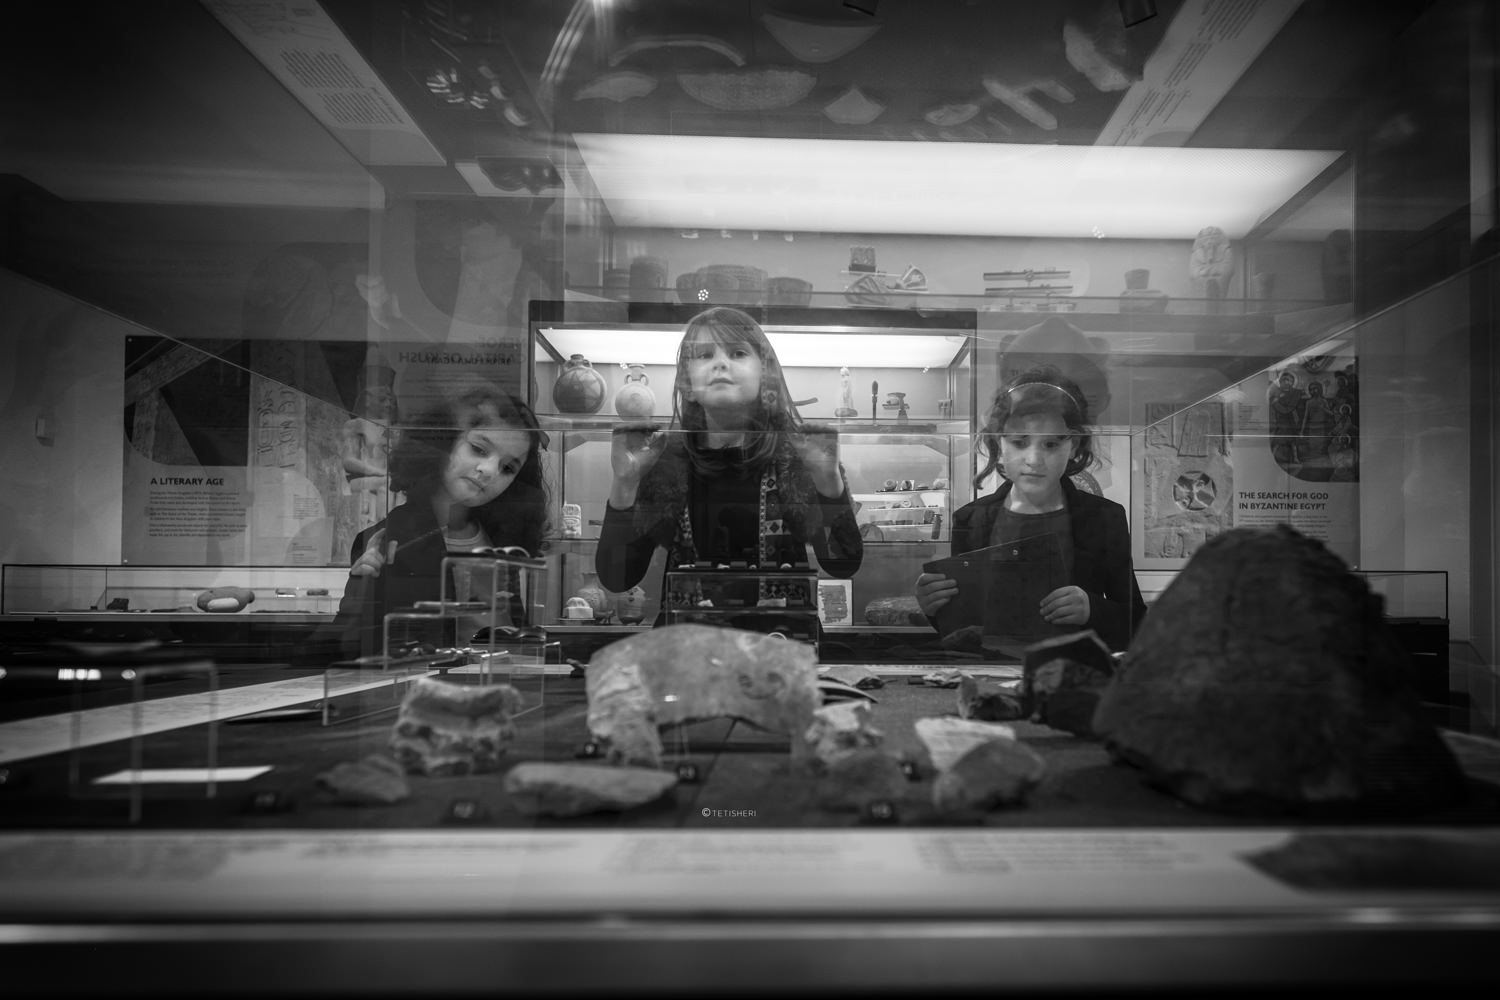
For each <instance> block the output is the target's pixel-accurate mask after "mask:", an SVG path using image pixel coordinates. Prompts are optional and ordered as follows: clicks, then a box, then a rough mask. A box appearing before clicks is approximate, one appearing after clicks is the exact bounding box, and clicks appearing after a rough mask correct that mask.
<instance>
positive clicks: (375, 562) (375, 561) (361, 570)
mask: <svg viewBox="0 0 1500 1000" xmlns="http://www.w3.org/2000/svg"><path fill="white" fill-rule="evenodd" d="M384 568H385V529H384V528H381V529H380V530H379V531H377V532H375V534H373V535H371V536H370V544H369V545H366V546H365V550H364V551H363V552H361V553H360V554H359V558H358V559H356V560H354V565H353V566H350V567H349V575H350V576H379V575H380V571H381V570H382V569H384Z"/></svg>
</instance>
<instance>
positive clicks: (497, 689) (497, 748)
mask: <svg viewBox="0 0 1500 1000" xmlns="http://www.w3.org/2000/svg"><path fill="white" fill-rule="evenodd" d="M520 707H521V693H520V692H519V691H517V690H516V689H515V688H513V687H511V686H510V685H509V684H454V683H451V682H449V681H443V680H438V679H437V678H435V677H422V678H419V679H418V680H416V681H415V682H413V684H412V687H411V690H410V691H409V692H407V695H406V698H405V699H404V700H403V701H402V703H401V712H400V714H399V715H398V716H397V718H396V724H395V726H394V727H393V728H392V730H391V751H392V753H394V754H395V756H396V759H397V760H398V761H400V762H401V765H402V767H404V768H405V769H406V770H407V771H408V772H410V773H413V774H430V775H438V776H446V775H455V774H483V773H486V772H489V771H498V770H499V769H500V762H501V758H503V757H504V756H505V752H506V750H507V749H508V748H509V746H510V742H511V740H512V739H514V738H515V728H514V727H513V726H512V725H511V716H513V715H514V714H515V713H516V711H517V710H518V709H519V708H520Z"/></svg>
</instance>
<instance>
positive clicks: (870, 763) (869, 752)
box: [817, 747, 910, 810]
mask: <svg viewBox="0 0 1500 1000" xmlns="http://www.w3.org/2000/svg"><path fill="white" fill-rule="evenodd" d="M909 785H910V782H909V781H908V780H907V777H906V772H905V771H903V770H902V769H901V762H900V761H899V760H897V759H896V758H894V757H892V756H891V755H889V754H887V753H884V752H882V751H880V750H877V749H875V748H873V747H866V748H864V749H861V750H855V751H854V752H852V753H849V754H846V755H845V756H843V757H840V758H838V759H837V760H836V761H834V763H833V764H831V765H830V766H829V768H828V772H827V774H826V775H825V776H824V777H823V778H822V779H821V780H820V781H819V782H818V792H817V795H818V804H819V805H820V806H822V807H823V808H824V809H835V810H848V809H853V810H864V809H865V808H866V807H868V806H869V805H870V804H871V803H875V802H892V803H894V802H895V801H897V800H898V799H900V798H901V796H902V795H904V794H906V792H907V789H908V787H909Z"/></svg>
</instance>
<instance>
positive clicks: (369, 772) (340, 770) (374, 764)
mask: <svg viewBox="0 0 1500 1000" xmlns="http://www.w3.org/2000/svg"><path fill="white" fill-rule="evenodd" d="M316 780H317V783H318V787H319V788H321V789H322V790H323V791H325V792H327V793H328V794H329V795H331V796H332V797H333V801H335V802H340V803H343V804H344V805H351V806H369V805H391V804H392V803H395V802H400V801H401V800H402V799H405V798H407V797H408V796H410V795H411V785H409V784H407V781H406V774H405V772H404V771H403V770H402V768H401V765H400V764H398V763H396V762H395V761H394V760H391V759H390V758H389V757H387V756H385V755H384V754H370V755H369V756H368V757H365V758H363V759H362V760H358V761H343V762H342V763H339V764H335V765H334V766H333V767H331V768H329V769H328V770H327V771H324V772H323V773H322V774H319V775H318V776H317V779H316Z"/></svg>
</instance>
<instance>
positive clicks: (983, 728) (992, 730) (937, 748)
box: [915, 716, 1016, 771]
mask: <svg viewBox="0 0 1500 1000" xmlns="http://www.w3.org/2000/svg"><path fill="white" fill-rule="evenodd" d="M915 728H916V731H917V738H918V739H920V740H921V741H922V745H923V746H925V747H926V748H927V755H928V756H929V757H931V758H932V766H933V767H934V768H935V769H936V770H938V771H946V770H948V769H949V768H950V767H952V766H953V765H954V764H956V763H958V760H959V758H961V757H962V756H963V755H964V754H966V753H968V752H969V751H970V750H972V749H974V748H975V747H976V746H979V745H980V744H981V743H988V742H989V741H990V740H996V739H1004V740H1013V739H1015V738H1016V731H1015V730H1014V729H1012V728H1011V727H1010V726H1006V725H1002V724H1000V723H998V722H980V721H978V720H976V719H953V718H938V717H935V716H931V717H928V718H925V719H918V720H917V722H916V726H915Z"/></svg>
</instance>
